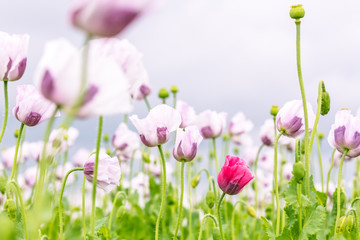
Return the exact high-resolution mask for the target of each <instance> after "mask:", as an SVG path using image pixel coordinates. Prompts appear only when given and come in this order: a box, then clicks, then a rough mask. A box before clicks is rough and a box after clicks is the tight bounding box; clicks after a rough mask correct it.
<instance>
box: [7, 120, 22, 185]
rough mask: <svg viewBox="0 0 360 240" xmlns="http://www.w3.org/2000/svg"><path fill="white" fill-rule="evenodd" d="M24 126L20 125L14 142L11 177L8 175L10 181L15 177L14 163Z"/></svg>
mask: <svg viewBox="0 0 360 240" xmlns="http://www.w3.org/2000/svg"><path fill="white" fill-rule="evenodd" d="M24 127H25V125H24V124H23V123H21V125H20V130H19V136H18V138H17V141H16V147H15V156H14V162H13V167H12V170H11V175H10V181H11V180H13V178H14V176H15V172H16V171H15V169H16V161H17V157H18V152H19V146H20V140H21V135H22V133H23V130H24Z"/></svg>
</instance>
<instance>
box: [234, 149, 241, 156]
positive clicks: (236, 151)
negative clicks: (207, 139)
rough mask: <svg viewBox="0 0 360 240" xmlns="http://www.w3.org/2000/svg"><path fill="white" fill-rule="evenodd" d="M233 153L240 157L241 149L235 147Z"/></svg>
mask: <svg viewBox="0 0 360 240" xmlns="http://www.w3.org/2000/svg"><path fill="white" fill-rule="evenodd" d="M233 151H234V154H235V155H238V154H239V152H240V150H239V148H238V147H235V148H234V150H233Z"/></svg>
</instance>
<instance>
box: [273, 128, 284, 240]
mask: <svg viewBox="0 0 360 240" xmlns="http://www.w3.org/2000/svg"><path fill="white" fill-rule="evenodd" d="M283 133H284V132H280V133H279V134H278V135H277V136H276V138H275V141H274V179H275V196H276V237H277V236H279V233H280V203H279V186H278V172H277V170H278V161H277V145H278V141H279V138H280V137H281V135H283Z"/></svg>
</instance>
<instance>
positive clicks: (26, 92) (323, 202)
mask: <svg viewBox="0 0 360 240" xmlns="http://www.w3.org/2000/svg"><path fill="white" fill-rule="evenodd" d="M153 2H154V1H151V0H88V1H83V0H77V1H74V3H73V5H72V7H71V8H70V19H71V23H72V25H73V26H74V27H75V28H77V29H79V30H80V31H82V32H83V33H84V44H83V46H82V47H81V48H78V47H76V46H75V45H73V44H72V43H71V42H70V41H69V40H67V39H65V38H61V39H55V40H53V41H50V42H48V43H47V44H46V45H45V46H44V51H43V55H42V58H41V60H40V61H39V63H38V64H37V68H36V71H35V75H34V84H33V85H32V84H21V78H22V76H23V74H24V72H25V71H26V65H27V55H28V45H29V39H30V37H29V36H28V35H26V34H9V33H6V32H0V45H2V46H3V48H2V50H1V51H0V79H1V80H2V81H3V88H4V109H5V110H4V115H3V120H2V128H1V132H0V144H3V143H4V142H6V137H4V136H6V135H4V134H5V132H6V131H14V129H9V127H7V126H8V121H18V122H19V123H18V124H19V128H18V129H17V130H16V131H15V133H14V135H15V138H16V144H15V145H14V146H13V147H8V148H6V149H5V148H4V149H2V151H1V163H0V170H1V173H0V210H1V213H0V239H4V240H7V239H26V240H28V239H41V240H45V239H106V240H109V239H119V240H120V239H133V240H135V239H156V240H158V239H182V240H184V239H190V240H191V239H198V240H204V239H221V240H225V239H232V240H235V239H249V240H253V239H259V240H260V239H261V240H263V239H272V240H275V239H276V240H288V239H299V240H305V239H319V240H329V239H339V240H340V239H360V216H358V214H360V201H359V200H360V184H359V182H360V158H358V156H360V118H359V116H354V115H352V113H351V112H350V110H349V109H341V110H340V111H338V112H336V116H335V119H334V123H333V125H332V126H331V129H330V130H329V132H328V133H327V134H326V135H325V134H324V133H322V132H319V131H318V130H317V129H318V123H319V119H320V118H321V117H322V116H324V115H327V114H328V112H329V111H330V106H331V104H330V103H331V102H330V95H329V93H328V92H327V90H326V88H325V83H324V82H323V81H320V82H319V83H318V96H317V100H316V101H317V105H316V106H315V107H314V108H313V107H312V106H311V104H310V103H309V102H307V99H306V91H305V87H304V83H303V77H302V69H301V57H300V56H301V48H300V42H301V39H300V33H301V28H300V26H301V20H302V18H303V17H305V10H304V8H303V6H302V5H294V6H291V7H290V14H289V15H290V17H289V21H293V22H294V23H295V24H294V35H295V34H296V43H294V53H295V49H296V56H295V54H294V58H295V57H296V63H297V73H298V84H299V89H300V92H301V96H302V99H300V100H297V99H295V100H292V101H288V102H286V103H284V104H283V106H271V107H270V106H269V117H268V119H264V124H263V125H262V126H261V129H260V135H259V136H258V139H256V140H255V141H257V142H260V143H261V144H260V145H259V146H258V147H247V148H245V147H244V145H246V144H244V143H246V142H247V141H249V138H250V136H249V132H250V131H251V130H252V129H253V128H254V124H253V123H252V121H250V120H249V119H247V118H246V117H245V115H244V114H243V113H242V112H238V113H237V114H235V115H234V116H228V114H227V113H225V112H216V111H212V110H206V111H203V112H200V113H196V112H195V109H194V108H193V107H192V106H191V103H186V102H184V101H181V100H179V99H181V91H180V90H179V89H178V87H177V86H175V85H174V86H172V87H171V88H170V89H166V88H162V89H152V87H151V84H150V81H149V76H148V73H147V71H146V69H145V67H144V65H143V62H142V54H141V53H140V52H139V51H138V49H137V48H136V47H135V46H134V45H133V44H132V43H131V42H129V41H128V40H125V39H122V38H121V33H122V32H123V30H124V29H125V28H129V27H132V26H133V25H135V24H136V23H134V20H135V19H137V18H140V17H141V15H142V14H143V13H144V12H147V11H148V10H149V9H151V8H152V4H153ZM294 37H295V36H294ZM15 81H19V84H17V83H18V82H16V83H15ZM13 84H17V85H16V104H15V106H9V105H10V104H9V96H8V85H13ZM150 94H154V95H157V96H158V99H157V101H156V102H150V101H149V98H148V97H149V96H150ZM178 98H179V99H178ZM135 102H142V103H143V104H144V105H146V107H147V109H148V113H147V114H146V115H144V116H138V115H135V114H133V115H132V114H130V113H131V111H132V110H133V108H134V103H135ZM208 107H209V109H211V106H208ZM116 114H118V115H120V116H121V117H122V118H123V121H121V122H119V125H118V128H117V129H116V130H115V129H114V132H113V133H111V134H106V133H104V132H103V119H104V118H106V117H107V116H110V115H116ZM87 118H98V126H94V129H90V130H94V131H95V129H96V127H97V129H96V131H97V138H96V141H94V143H95V144H94V146H93V149H84V148H79V147H77V144H76V139H77V137H78V135H79V130H78V129H76V128H75V127H74V126H73V123H74V121H75V120H76V119H87ZM55 119H61V120H62V121H61V123H60V124H55V123H56V122H55ZM227 119H229V121H227ZM39 124H41V125H44V126H46V130H45V133H44V136H43V139H39V141H32V142H29V141H27V139H26V137H27V135H26V129H27V128H30V127H31V128H36V127H37V126H38V125H39ZM325 138H326V139H327V142H328V143H329V144H330V145H331V147H332V148H333V151H332V155H331V165H330V168H328V169H325V168H324V167H323V164H322V148H321V145H322V142H326V139H325ZM69 149H76V153H75V154H69ZM346 161H355V162H356V175H355V176H354V177H353V181H352V182H345V181H344V180H343V178H344V177H343V176H342V175H343V166H344V162H346ZM314 162H316V163H317V164H318V166H319V171H314V169H312V168H313V167H312V166H313V163H314ZM345 164H346V163H345ZM335 169H338V171H336V172H335ZM315 179H319V181H317V182H316V181H315ZM332 179H334V180H335V179H336V181H333V180H332ZM349 186H350V187H349ZM349 189H350V190H351V195H348V193H349Z"/></svg>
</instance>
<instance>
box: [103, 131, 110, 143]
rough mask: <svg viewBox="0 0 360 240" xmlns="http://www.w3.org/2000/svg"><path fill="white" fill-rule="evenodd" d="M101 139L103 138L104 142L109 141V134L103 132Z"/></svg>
mask: <svg viewBox="0 0 360 240" xmlns="http://www.w3.org/2000/svg"><path fill="white" fill-rule="evenodd" d="M103 139H104V142H109V139H110V137H109V134H107V133H105V134H104V135H103Z"/></svg>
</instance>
